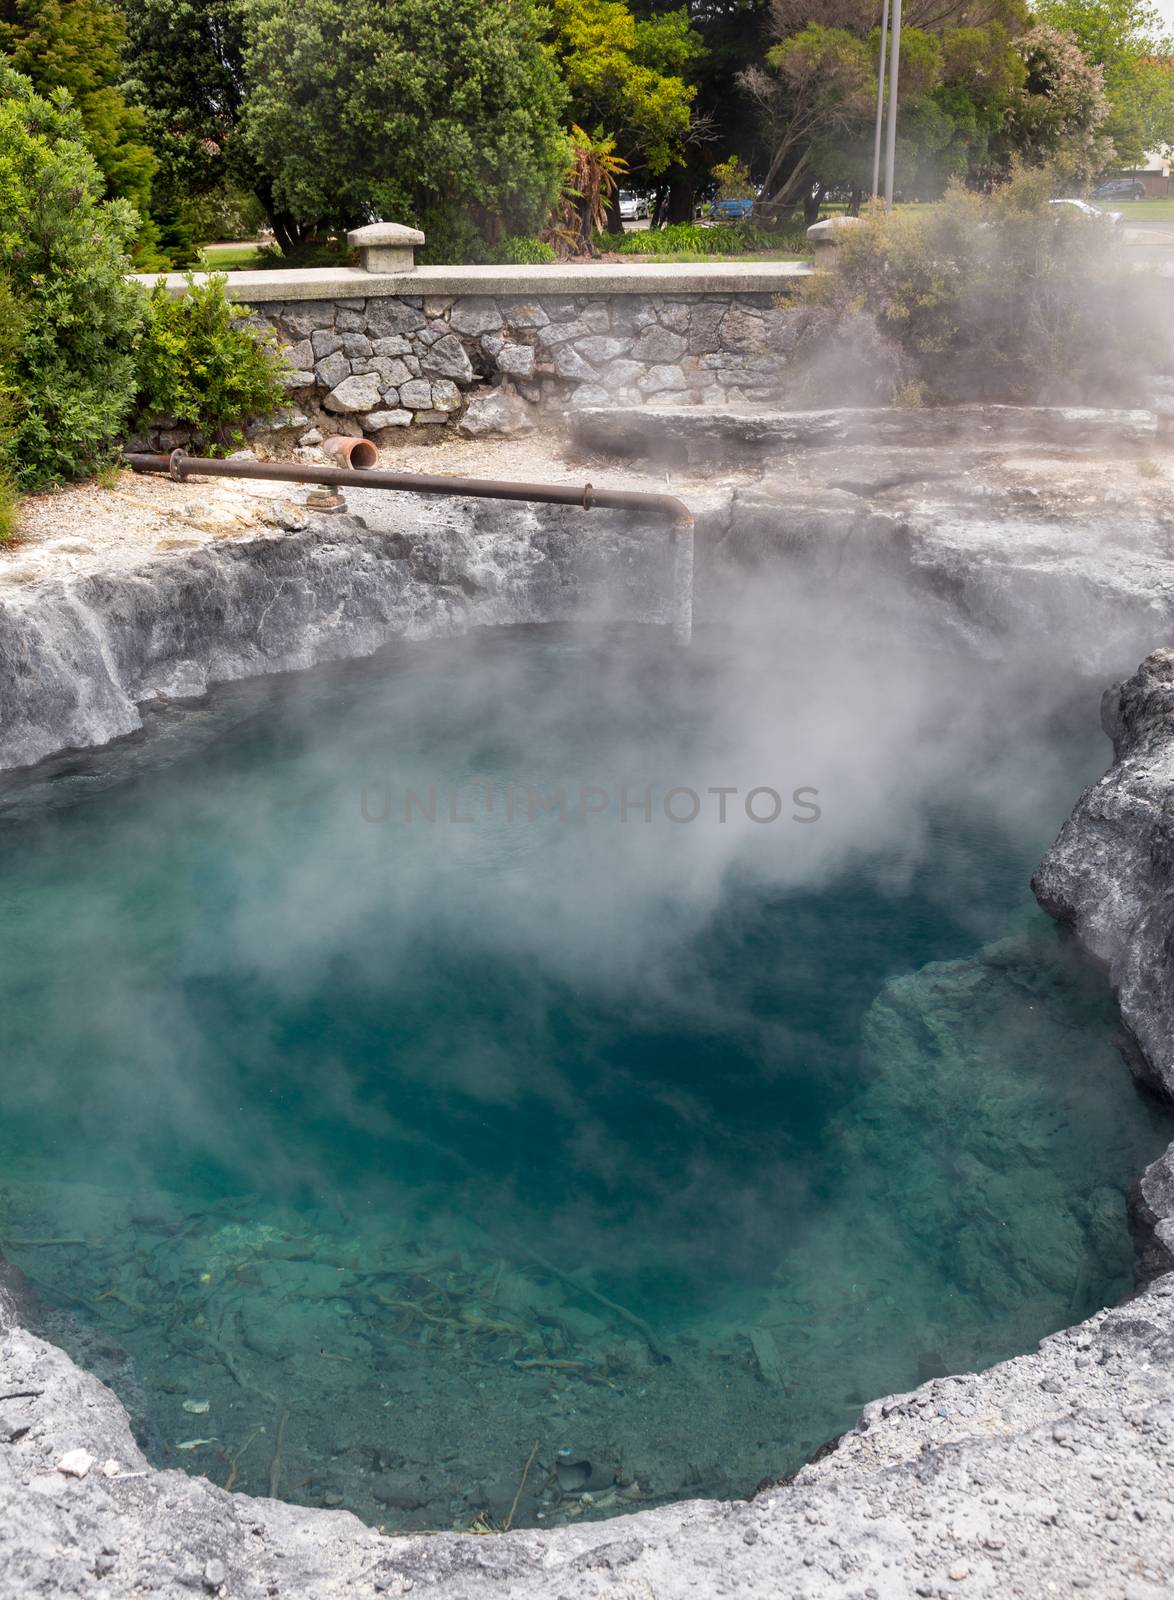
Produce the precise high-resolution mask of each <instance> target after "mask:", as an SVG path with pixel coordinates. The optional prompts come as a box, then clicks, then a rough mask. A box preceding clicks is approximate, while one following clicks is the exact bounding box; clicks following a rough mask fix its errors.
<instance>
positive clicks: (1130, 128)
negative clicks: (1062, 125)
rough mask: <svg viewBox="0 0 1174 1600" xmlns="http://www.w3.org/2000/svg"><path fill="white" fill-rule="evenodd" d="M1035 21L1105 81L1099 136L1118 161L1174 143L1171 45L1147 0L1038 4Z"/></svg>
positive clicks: (1133, 161) (1129, 161)
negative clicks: (1057, 34)
mask: <svg viewBox="0 0 1174 1600" xmlns="http://www.w3.org/2000/svg"><path fill="white" fill-rule="evenodd" d="M1037 10H1038V15H1039V19H1040V21H1041V22H1043V23H1046V24H1047V25H1048V26H1050V27H1053V28H1056V29H1059V30H1060V31H1061V32H1064V33H1069V34H1071V35H1072V37H1073V38H1074V39H1075V40H1076V42H1077V44H1078V45H1079V46H1080V49H1081V52H1082V54H1083V55H1084V57H1085V59H1086V60H1087V61H1089V62H1090V63H1091V64H1092V65H1093V66H1096V67H1099V68H1100V69H1101V72H1102V74H1103V77H1104V88H1105V97H1106V100H1107V101H1108V108H1107V113H1106V117H1105V123H1104V132H1105V134H1106V135H1107V136H1108V138H1110V139H1111V140H1112V141H1113V144H1114V146H1115V147H1116V153H1117V158H1118V160H1119V161H1120V162H1121V163H1122V164H1123V165H1127V166H1133V165H1135V164H1136V163H1137V162H1139V161H1140V160H1141V158H1142V157H1143V156H1144V154H1145V152H1146V151H1147V150H1160V149H1162V148H1163V147H1165V146H1166V145H1170V144H1174V69H1172V68H1171V65H1170V60H1171V56H1172V55H1174V41H1172V40H1171V39H1170V38H1169V36H1168V34H1167V33H1166V30H1165V27H1164V25H1163V21H1162V17H1161V15H1160V13H1159V12H1158V11H1157V10H1156V9H1155V7H1153V6H1151V5H1150V4H1148V0H1041V3H1040V5H1039V6H1038V8H1037Z"/></svg>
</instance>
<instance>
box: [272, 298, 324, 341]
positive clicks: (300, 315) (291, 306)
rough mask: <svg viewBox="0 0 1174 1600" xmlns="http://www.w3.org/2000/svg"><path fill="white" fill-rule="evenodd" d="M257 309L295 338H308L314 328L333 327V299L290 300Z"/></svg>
mask: <svg viewBox="0 0 1174 1600" xmlns="http://www.w3.org/2000/svg"><path fill="white" fill-rule="evenodd" d="M257 310H259V311H260V312H261V314H262V315H263V316H267V318H268V320H270V321H274V322H278V323H280V325H281V326H282V327H283V328H284V329H285V330H286V331H287V332H288V333H289V334H290V335H291V336H292V337H293V338H295V339H308V338H309V337H310V335H311V334H312V333H313V332H314V329H315V328H333V326H334V313H335V306H334V301H333V300H290V301H288V302H287V303H285V304H278V305H274V306H271V307H263V306H258V307H257Z"/></svg>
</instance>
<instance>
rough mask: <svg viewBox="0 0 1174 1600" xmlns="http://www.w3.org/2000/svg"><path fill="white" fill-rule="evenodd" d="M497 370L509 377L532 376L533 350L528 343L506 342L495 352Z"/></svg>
mask: <svg viewBox="0 0 1174 1600" xmlns="http://www.w3.org/2000/svg"><path fill="white" fill-rule="evenodd" d="M497 370H498V371H499V372H504V373H505V374H506V376H507V377H510V378H531V377H533V376H534V351H533V349H532V348H531V346H530V345H528V344H507V345H504V346H503V347H502V349H501V350H499V351H498V353H497Z"/></svg>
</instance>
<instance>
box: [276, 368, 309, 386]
mask: <svg viewBox="0 0 1174 1600" xmlns="http://www.w3.org/2000/svg"><path fill="white" fill-rule="evenodd" d="M277 381H278V382H279V383H280V384H281V387H282V388H283V389H308V388H310V387H311V385H312V384H313V383H314V374H313V373H312V372H302V371H296V370H295V371H293V372H282V373H280V374H279V376H278V380H277Z"/></svg>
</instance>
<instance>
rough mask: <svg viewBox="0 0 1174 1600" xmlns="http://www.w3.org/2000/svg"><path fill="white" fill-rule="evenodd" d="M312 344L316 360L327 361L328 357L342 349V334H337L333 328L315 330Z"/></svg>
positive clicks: (312, 335)
mask: <svg viewBox="0 0 1174 1600" xmlns="http://www.w3.org/2000/svg"><path fill="white" fill-rule="evenodd" d="M310 343H311V345H313V347H314V360H315V361H325V359H326V357H327V356H332V355H333V354H334V352H335V351H336V350H341V349H342V334H340V333H336V332H335V331H334V329H333V328H315V329H314V332H313V333H312V334H311V335H310Z"/></svg>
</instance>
